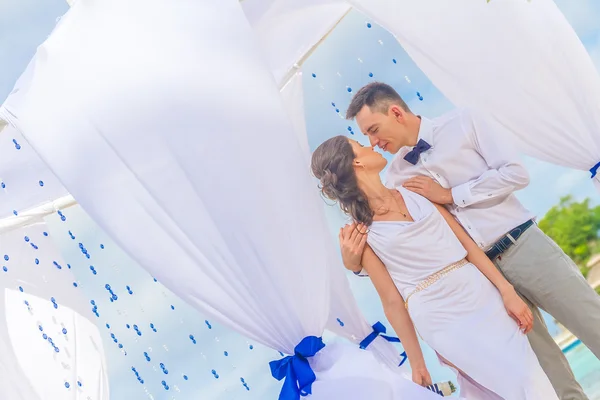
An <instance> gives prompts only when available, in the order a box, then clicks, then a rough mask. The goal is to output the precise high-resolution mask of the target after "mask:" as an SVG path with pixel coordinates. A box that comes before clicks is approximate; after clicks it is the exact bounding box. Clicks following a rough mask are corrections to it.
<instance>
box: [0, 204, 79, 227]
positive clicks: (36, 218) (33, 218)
mask: <svg viewBox="0 0 600 400" xmlns="http://www.w3.org/2000/svg"><path fill="white" fill-rule="evenodd" d="M76 204H77V202H76V201H75V199H74V198H73V196H71V195H69V196H64V197H60V198H58V199H56V200H54V201H50V202H48V203H45V204H42V205H41V206H38V207H35V208H31V209H29V210H27V211H23V212H22V213H20V214H19V215H15V216H13V217H7V218H3V219H0V235H1V234H3V233H5V232H8V231H11V230H13V229H18V228H22V227H24V226H27V225H32V224H35V223H38V222H42V221H43V219H44V217H45V216H47V215H50V214H53V213H55V212H57V211H58V210H64V209H65V208H69V207H71V206H74V205H76Z"/></svg>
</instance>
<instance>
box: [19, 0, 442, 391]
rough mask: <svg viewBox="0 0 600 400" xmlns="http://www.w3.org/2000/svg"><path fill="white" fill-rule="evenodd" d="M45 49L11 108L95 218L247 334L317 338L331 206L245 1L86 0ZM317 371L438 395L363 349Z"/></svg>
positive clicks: (349, 385) (325, 307)
mask: <svg viewBox="0 0 600 400" xmlns="http://www.w3.org/2000/svg"><path fill="white" fill-rule="evenodd" d="M223 15H227V16H228V18H227V19H224V18H222V16H223ZM131 16H135V18H132V17H131ZM108 27H110V28H108ZM40 52H41V53H42V54H44V57H43V58H42V57H39V58H38V60H39V63H38V65H37V66H36V71H35V74H34V77H33V80H32V83H31V87H30V89H29V91H28V96H27V99H26V101H25V102H24V103H23V105H22V107H21V108H20V109H19V110H16V109H14V110H11V113H12V115H13V117H14V118H15V119H16V124H17V126H18V127H19V128H20V129H22V131H23V133H24V135H25V136H26V137H27V139H28V140H29V142H30V143H31V145H32V146H33V147H34V148H35V149H36V151H37V152H38V153H39V154H40V155H41V157H42V159H43V160H44V161H45V162H46V163H47V164H48V165H49V166H50V168H51V169H52V170H53V172H54V173H55V174H56V175H57V176H58V177H59V178H60V179H61V181H62V182H63V183H64V185H65V187H66V188H67V189H68V190H69V192H70V193H72V194H73V195H74V197H75V198H77V199H78V201H79V203H80V204H81V205H82V207H83V208H84V209H85V210H86V211H87V212H88V213H89V214H90V215H91V216H92V217H93V218H94V219H95V220H96V221H98V223H99V225H100V226H101V227H102V228H103V229H104V230H105V231H106V232H107V233H109V234H110V235H111V236H112V237H113V238H114V239H115V241H116V242H117V243H119V244H120V245H121V247H122V248H123V249H124V250H126V251H127V252H128V253H129V254H130V255H132V257H133V258H134V259H136V260H137V261H138V262H139V263H140V265H142V266H144V267H145V268H146V269H147V270H148V271H149V272H150V273H151V274H152V275H153V276H155V277H157V278H158V279H159V280H160V281H161V282H162V283H163V284H165V285H166V286H167V287H169V288H170V289H172V290H173V291H174V292H176V293H177V294H178V295H180V296H181V297H182V298H183V299H184V300H186V301H187V302H189V303H190V304H192V305H194V306H196V307H198V308H199V309H201V310H202V311H203V312H206V313H208V314H210V315H212V316H213V317H215V318H217V319H218V320H219V321H221V322H223V323H225V324H227V325H229V326H230V327H232V328H234V329H236V330H238V331H239V332H241V333H243V334H244V335H246V336H248V337H250V338H252V339H254V340H257V341H259V342H261V343H263V344H266V345H268V346H270V347H272V348H275V349H277V350H280V351H282V352H285V353H287V354H290V353H293V348H294V346H295V345H296V344H297V343H298V342H300V340H301V339H302V338H303V337H305V336H308V335H315V336H320V335H321V334H322V332H323V328H324V326H325V323H326V321H327V319H328V317H329V302H330V298H329V296H330V291H331V290H330V288H331V281H330V279H332V278H333V279H337V278H335V275H330V271H331V268H332V267H334V266H332V265H331V260H330V258H329V257H328V251H329V250H328V245H330V244H331V241H330V240H328V239H327V238H328V235H329V234H328V232H327V228H326V226H325V220H324V217H323V215H322V203H321V200H320V198H319V196H318V194H317V192H316V190H315V188H314V181H313V180H312V178H311V177H310V176H309V174H308V171H307V166H306V158H305V153H303V152H302V150H301V148H300V146H299V145H298V141H297V139H296V137H295V133H294V130H293V126H292V124H291V122H290V120H289V119H288V117H287V115H286V113H285V109H284V105H283V102H282V101H281V98H280V95H279V92H278V90H277V85H276V84H275V82H274V80H273V76H272V75H271V73H270V71H269V70H268V68H267V66H266V64H264V63H263V62H262V59H261V57H260V56H259V51H258V49H257V47H256V45H255V43H254V42H253V37H252V33H251V30H250V26H249V25H248V23H247V21H246V20H245V17H244V15H243V13H242V10H241V8H240V5H239V3H238V2H237V1H235V0H228V1H221V2H208V1H203V2H193V1H184V2H180V3H172V2H168V1H163V0H154V1H152V2H150V3H148V2H147V1H141V0H130V1H127V2H122V1H117V0H108V1H106V0H104V1H86V0H80V1H78V2H77V3H76V4H75V5H74V6H73V8H72V9H71V10H70V11H69V13H68V14H67V15H66V16H65V17H64V18H63V22H62V24H61V26H60V29H57V30H55V32H54V34H53V35H52V36H51V37H50V38H49V39H48V40H47V41H46V42H45V43H44V45H42V47H41V48H40V50H39V52H38V55H39V54H40ZM209 52H210V54H211V57H206V54H207V53H209ZM242 65H243V66H244V68H240V66H242ZM224 83H227V85H224ZM227 86H229V89H225V87H227ZM57 93H58V94H60V99H57V98H56V96H57ZM51 100H52V101H51ZM148 116H153V117H155V118H149V117H148ZM56 140H59V141H60V142H61V144H62V145H61V146H55V145H54V143H55V141H56ZM67 155H70V157H67ZM295 210H298V212H295ZM300 213H301V216H300V215H299V214H300ZM208 238H210V240H208ZM329 247H330V249H332V247H331V246H329ZM342 295H344V296H345V298H341V299H340V301H342V302H346V301H348V300H349V299H350V300H351V299H352V295H351V293H350V291H349V290H346V291H345V292H344V293H342ZM350 359H351V360H357V359H361V360H362V361H361V363H360V364H357V363H352V364H349V363H348V362H342V361H343V360H346V361H348V360H350ZM336 361H340V362H336ZM358 365H360V367H357V366H358ZM314 368H315V370H316V371H318V374H317V375H318V377H319V378H318V379H319V382H318V384H317V385H315V393H319V391H321V392H323V393H326V392H327V391H328V390H332V391H333V390H335V391H337V393H338V394H339V396H340V398H353V399H356V398H357V397H356V396H355V394H356V393H358V392H360V391H361V390H362V391H363V392H364V393H365V396H368V397H365V398H372V395H373V393H376V391H377V390H379V391H381V390H383V391H386V392H387V393H388V395H387V396H385V397H378V398H390V399H391V398H410V399H420V398H423V399H427V398H434V397H433V396H436V395H434V394H433V393H431V392H429V391H427V390H426V389H423V388H420V387H417V386H416V385H414V384H412V383H411V382H409V381H408V380H405V379H402V378H399V377H398V376H397V375H395V374H392V372H391V371H390V370H388V369H382V367H381V365H380V364H379V362H377V361H376V360H375V358H374V357H373V356H372V355H371V353H370V352H365V351H361V350H359V349H358V348H357V347H356V346H350V345H347V346H341V345H339V346H336V345H333V346H329V347H326V348H325V350H323V351H321V352H320V353H319V355H318V357H316V358H315V367H314ZM317 388H318V389H317ZM315 397H316V398H319V397H317V396H316V395H315ZM320 398H325V397H320ZM435 398H437V396H436V397H435Z"/></svg>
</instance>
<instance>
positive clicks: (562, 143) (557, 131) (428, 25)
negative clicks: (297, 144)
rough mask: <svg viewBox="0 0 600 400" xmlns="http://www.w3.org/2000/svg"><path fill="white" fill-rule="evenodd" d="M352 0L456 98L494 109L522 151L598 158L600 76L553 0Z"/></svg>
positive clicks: (587, 162) (553, 157)
mask: <svg viewBox="0 0 600 400" xmlns="http://www.w3.org/2000/svg"><path fill="white" fill-rule="evenodd" d="M350 3H351V4H352V5H354V6H355V7H356V8H358V9H359V10H361V11H363V12H364V13H366V14H367V15H369V16H370V17H372V18H373V20H374V21H376V22H377V23H379V24H380V25H381V26H383V27H385V28H386V29H388V30H389V31H390V32H392V33H393V34H394V35H395V36H396V38H397V39H398V41H399V42H400V44H402V46H403V47H404V49H405V50H406V51H407V52H408V54H409V55H410V56H411V57H412V58H413V60H415V62H416V64H417V65H418V66H419V68H421V70H423V72H425V74H426V75H427V77H428V78H429V79H431V81H432V82H433V84H434V85H436V86H437V87H438V88H439V89H440V90H441V91H442V93H444V95H445V96H446V97H447V98H448V99H449V100H450V101H452V102H453V103H454V104H456V105H457V106H470V107H475V108H479V109H481V110H483V111H485V112H487V113H489V114H490V115H491V116H492V117H493V118H494V119H495V120H496V122H497V123H498V124H499V125H500V126H502V127H503V128H504V129H503V130H502V131H503V132H505V133H506V139H507V140H511V141H513V142H514V143H515V144H516V145H517V146H518V148H519V149H521V150H522V151H523V152H525V153H527V154H529V155H531V156H534V157H537V158H540V159H542V160H545V161H548V162H551V163H554V164H559V165H563V166H566V167H570V168H575V169H580V170H584V171H588V170H590V169H591V168H593V167H594V166H595V165H596V164H597V163H598V162H600V77H599V75H598V71H597V70H596V68H595V66H594V65H593V63H592V60H591V59H590V56H589V54H588V53H587V51H586V50H585V48H584V47H583V44H582V43H581V41H580V40H579V38H578V37H577V35H576V33H575V31H574V30H573V28H572V27H571V26H570V25H569V23H568V21H567V20H566V19H565V17H564V15H563V14H562V13H561V12H560V10H559V9H558V8H557V6H556V4H555V3H554V2H553V1H552V0H536V1H527V0H502V1H491V2H489V3H488V2H485V1H470V0H458V1H452V2H447V1H444V0H433V1H427V2H423V1H401V2H392V3H390V2H389V1H385V0H350ZM599 172H600V171H599ZM594 184H595V185H596V187H597V188H598V189H599V190H600V174H599V175H596V179H594Z"/></svg>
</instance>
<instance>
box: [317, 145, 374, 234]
mask: <svg viewBox="0 0 600 400" xmlns="http://www.w3.org/2000/svg"><path fill="white" fill-rule="evenodd" d="M355 157H356V156H355V154H354V151H353V150H352V146H351V145H350V142H349V141H348V139H347V138H346V137H345V136H336V137H333V138H331V139H328V140H327V141H325V142H323V143H322V144H321V145H320V146H319V147H317V149H316V150H315V151H314V153H313V155H312V161H311V169H312V172H313V174H314V175H315V177H317V179H319V180H320V181H321V182H320V185H319V186H320V189H321V192H322V193H323V195H324V196H325V197H327V198H328V199H330V200H333V201H337V202H338V203H339V205H340V207H341V209H342V211H344V212H345V213H346V214H348V215H350V216H351V217H352V219H354V221H356V222H358V223H363V224H365V225H366V226H370V225H371V223H372V222H373V211H372V210H371V208H370V207H369V203H368V201H367V198H366V196H365V195H364V193H363V192H362V190H360V189H359V188H358V181H357V179H356V173H355V172H354V165H353V163H354V158H355Z"/></svg>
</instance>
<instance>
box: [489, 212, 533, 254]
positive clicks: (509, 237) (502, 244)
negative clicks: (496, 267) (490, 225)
mask: <svg viewBox="0 0 600 400" xmlns="http://www.w3.org/2000/svg"><path fill="white" fill-rule="evenodd" d="M532 225H533V220H532V219H530V220H529V221H527V222H525V223H523V224H521V225H519V226H517V227H516V228H515V229H513V230H511V231H510V232H508V233H507V234H506V235H504V236H503V237H502V239H500V240H498V241H497V242H496V243H494V245H493V246H492V248H491V249H489V250H488V251H487V252H486V253H485V255H486V256H488V258H489V259H490V260H492V261H494V260H495V259H496V258H497V257H498V256H499V255H500V254H502V253H504V252H505V251H506V250H508V249H509V248H510V247H511V246H512V245H514V244H516V243H517V240H518V239H519V237H520V236H521V235H523V233H524V232H525V231H526V230H527V229H529V228H530V227H531V226H532Z"/></svg>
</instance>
